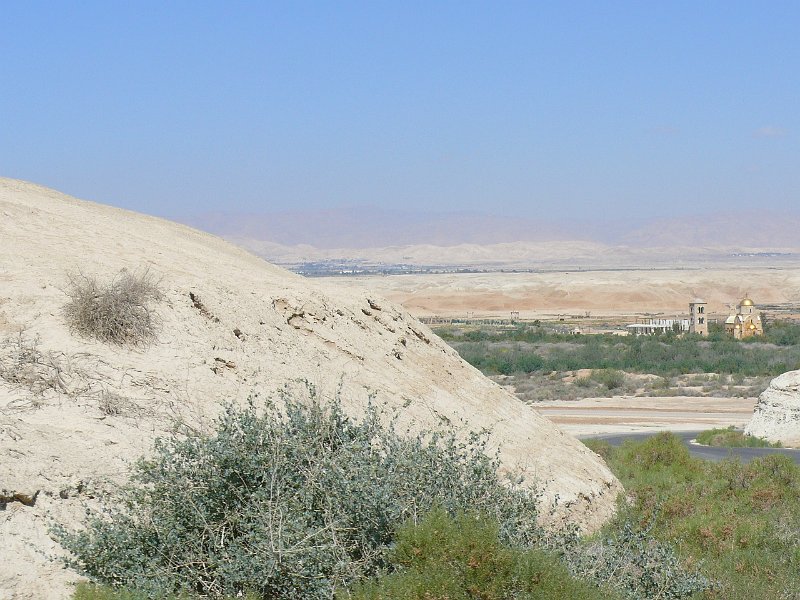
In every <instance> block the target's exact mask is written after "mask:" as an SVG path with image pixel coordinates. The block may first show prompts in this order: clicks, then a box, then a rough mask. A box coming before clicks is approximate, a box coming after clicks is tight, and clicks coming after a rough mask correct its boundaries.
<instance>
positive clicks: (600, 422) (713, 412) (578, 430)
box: [536, 396, 757, 436]
mask: <svg viewBox="0 0 800 600" xmlns="http://www.w3.org/2000/svg"><path fill="white" fill-rule="evenodd" d="M756 400H757V399H756V398H713V397H705V398H698V397H691V396H668V397H655V398H652V397H651V398H637V397H631V396H619V397H612V398H584V399H583V400H573V401H563V400H554V401H549V402H540V403H537V404H536V410H538V411H539V413H541V414H542V415H544V416H546V417H547V418H548V419H550V420H551V421H553V422H554V423H556V424H557V425H558V426H559V427H560V428H561V429H562V430H564V431H566V432H567V433H570V434H572V435H575V436H584V435H596V434H601V433H641V432H646V431H662V430H670V431H694V430H698V429H713V428H716V427H728V426H729V425H734V426H736V427H744V426H745V425H746V424H747V422H748V421H749V420H750V417H752V416H753V407H754V406H755V403H756Z"/></svg>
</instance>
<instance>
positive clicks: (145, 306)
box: [64, 269, 162, 346]
mask: <svg viewBox="0 0 800 600" xmlns="http://www.w3.org/2000/svg"><path fill="white" fill-rule="evenodd" d="M66 293H67V296H69V302H68V303H67V304H66V306H65V307H64V317H65V319H66V321H67V324H68V325H69V326H70V328H71V329H72V330H73V331H75V332H76V333H78V334H79V335H82V336H84V337H87V338H93V339H96V340H99V341H101V342H105V343H108V344H116V345H129V346H141V345H144V344H147V343H148V342H150V341H152V340H153V338H154V337H155V335H156V332H157V329H158V325H159V321H158V316H157V314H156V311H155V308H154V303H155V302H156V301H157V300H159V299H161V297H162V294H161V290H160V289H159V285H158V282H157V281H156V280H155V278H154V277H153V275H152V274H151V273H150V272H149V271H147V270H145V271H142V272H139V273H133V272H130V271H127V270H125V269H123V270H122V271H120V272H119V273H118V274H117V276H116V277H114V279H112V280H111V281H110V282H108V283H107V284H102V283H100V282H99V281H98V280H97V278H95V277H90V276H87V275H82V274H81V275H72V276H70V279H69V285H68V286H67V289H66Z"/></svg>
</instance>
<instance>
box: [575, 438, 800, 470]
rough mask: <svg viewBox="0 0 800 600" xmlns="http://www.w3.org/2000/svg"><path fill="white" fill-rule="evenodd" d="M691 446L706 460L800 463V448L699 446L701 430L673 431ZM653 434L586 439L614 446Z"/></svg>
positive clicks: (696, 455) (697, 455) (692, 451)
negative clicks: (777, 458)
mask: <svg viewBox="0 0 800 600" xmlns="http://www.w3.org/2000/svg"><path fill="white" fill-rule="evenodd" d="M673 433H674V434H675V435H677V436H678V437H679V438H681V439H682V440H683V441H684V443H685V444H686V445H687V446H688V447H689V452H690V453H691V454H692V456H694V457H696V458H703V459H705V460H714V461H719V460H722V459H724V458H727V457H729V456H730V455H732V454H733V455H735V456H738V457H739V458H740V459H741V460H742V462H750V461H751V460H753V459H754V458H757V457H759V456H766V455H768V454H785V455H787V456H791V457H792V458H793V459H794V462H796V463H798V464H800V450H789V449H788V448H715V447H711V446H699V445H697V444H692V443H690V442H691V440H693V439H694V438H696V437H697V434H698V433H700V432H699V431H676V432H673ZM653 435H656V432H653V433H613V434H604V435H591V436H584V439H600V440H605V441H607V442H608V443H609V444H611V445H612V446H619V445H621V444H622V442H624V441H625V440H636V441H638V440H644V439H646V438H649V437H651V436H653Z"/></svg>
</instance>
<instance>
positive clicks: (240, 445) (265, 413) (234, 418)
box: [55, 398, 542, 599]
mask: <svg viewBox="0 0 800 600" xmlns="http://www.w3.org/2000/svg"><path fill="white" fill-rule="evenodd" d="M258 408H259V409H260V410H257V405H256V402H255V401H252V402H251V403H250V405H249V406H247V407H246V408H244V409H236V408H233V407H230V408H228V409H227V410H226V411H225V413H224V415H223V416H222V417H221V418H220V420H219V422H218V424H217V430H216V432H215V433H214V434H213V435H210V436H205V435H200V434H190V435H189V436H188V437H187V438H185V439H177V438H173V439H168V440H165V441H160V442H158V443H157V445H156V449H155V454H154V456H153V457H152V458H151V459H149V460H146V461H141V462H140V463H139V464H138V466H137V467H136V469H135V475H134V478H133V482H132V484H131V485H130V486H129V487H128V488H127V489H125V490H124V491H123V493H122V494H120V496H119V498H118V499H117V500H118V502H119V503H121V504H120V505H119V506H118V507H116V508H115V507H113V506H112V507H110V508H108V509H107V511H106V512H105V513H103V514H98V515H95V516H94V517H93V518H92V519H91V520H90V521H89V523H88V526H87V528H86V529H85V530H83V531H79V532H68V531H65V530H63V529H57V530H56V531H55V534H56V537H57V538H58V539H59V540H60V541H61V543H62V544H63V545H64V546H65V547H66V548H67V549H68V550H70V551H71V552H72V553H73V555H74V560H73V562H72V564H73V565H74V566H76V567H78V568H79V569H80V570H81V571H82V572H83V573H85V574H86V575H88V576H89V577H91V578H92V579H93V580H95V581H98V582H101V583H104V584H107V585H112V586H125V587H128V588H130V589H135V590H137V591H141V592H143V593H146V594H148V595H149V596H152V597H161V596H165V595H168V594H170V593H180V592H190V593H197V594H203V595H206V596H211V597H216V598H218V597H223V596H225V595H229V596H236V594H239V593H246V592H248V591H251V592H254V593H255V594H257V595H258V596H260V597H263V598H309V599H316V598H330V597H331V596H332V594H333V593H334V592H335V591H336V590H338V589H342V588H343V586H346V585H348V584H350V583H352V582H353V581H356V580H358V579H361V578H363V577H365V576H371V575H373V574H375V573H377V572H378V570H379V569H381V568H384V567H385V566H386V564H387V562H386V557H387V551H388V548H389V546H390V544H391V543H392V541H393V540H394V532H395V529H396V528H397V527H398V525H399V524H400V523H402V522H404V521H405V520H406V519H409V518H412V517H414V516H415V515H419V514H424V513H426V512H427V511H429V510H430V509H431V508H432V507H433V506H434V504H435V505H438V506H441V507H443V508H444V509H445V510H447V511H449V512H451V513H453V514H455V513H457V512H459V511H464V510H478V511H481V512H482V513H485V514H487V515H490V516H491V517H492V518H494V519H496V520H497V522H498V524H499V534H500V538H501V539H502V540H503V541H504V542H505V543H511V544H517V545H522V546H529V545H531V544H534V543H536V542H537V541H538V540H539V539H540V538H541V536H542V532H541V530H540V528H539V527H538V525H537V524H536V517H537V513H536V505H537V499H538V496H537V494H536V493H535V492H533V491H531V490H530V489H528V488H523V487H521V486H519V485H516V484H514V483H513V482H502V481H501V480H500V479H499V478H498V475H497V472H498V466H499V463H498V460H497V458H496V457H490V456H488V455H487V454H486V453H485V450H486V448H485V437H481V436H473V437H472V438H470V439H469V440H467V441H464V442H462V441H459V440H458V439H457V438H456V437H455V436H454V435H453V434H449V433H448V434H445V433H433V434H428V435H419V436H411V437H401V436H400V435H398V434H397V433H396V432H395V429H394V427H392V426H390V425H384V424H382V421H381V415H380V413H379V412H378V411H377V410H375V409H374V408H373V409H370V411H369V412H368V414H367V416H366V417H365V418H364V419H363V420H362V421H354V420H351V419H350V418H348V417H347V416H345V415H344V413H343V412H342V409H341V407H340V406H339V404H338V403H333V404H332V405H330V406H328V407H322V406H321V405H320V404H319V403H318V402H316V401H315V400H314V399H312V400H311V401H310V402H309V403H308V404H307V405H306V404H303V403H301V402H298V401H295V400H293V399H291V398H286V399H285V404H284V406H283V408H279V407H278V406H277V405H276V404H274V403H271V402H267V403H265V406H261V407H258Z"/></svg>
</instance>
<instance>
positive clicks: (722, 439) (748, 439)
mask: <svg viewBox="0 0 800 600" xmlns="http://www.w3.org/2000/svg"><path fill="white" fill-rule="evenodd" d="M697 443H698V444H704V445H706V446H721V447H723V448H782V447H783V445H782V444H781V443H780V442H776V443H774V444H773V443H772V442H770V441H769V440H765V439H763V438H760V437H756V436H753V435H745V434H744V432H743V431H739V430H737V429H736V428H735V427H733V426H731V427H728V428H727V429H709V430H708V431H703V432H701V433H700V434H698V436H697Z"/></svg>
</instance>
